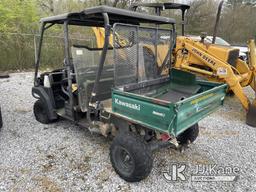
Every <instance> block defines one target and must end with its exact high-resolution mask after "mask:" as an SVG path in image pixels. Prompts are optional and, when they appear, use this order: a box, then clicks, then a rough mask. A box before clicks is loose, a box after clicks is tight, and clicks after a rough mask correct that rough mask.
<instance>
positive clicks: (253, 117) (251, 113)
mask: <svg viewBox="0 0 256 192" xmlns="http://www.w3.org/2000/svg"><path fill="white" fill-rule="evenodd" d="M246 124H247V125H250V126H252V127H256V106H255V105H252V104H250V106H249V110H248V112H247V114H246Z"/></svg>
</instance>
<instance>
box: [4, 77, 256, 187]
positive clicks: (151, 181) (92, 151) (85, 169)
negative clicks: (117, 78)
mask: <svg viewBox="0 0 256 192" xmlns="http://www.w3.org/2000/svg"><path fill="white" fill-rule="evenodd" d="M32 79H33V73H16V74H11V77H10V78H9V79H0V90H1V96H0V104H1V106H2V113H3V120H4V126H3V128H2V130H1V133H0V191H1V192H2V191H22V192H23V191H33V192H34V191H54V192H57V191H135V190H136V191H203V192H205V191H218V192H219V191H232V192H233V191H255V189H256V177H255V176H256V163H255V162H256V156H255V155H256V142H255V138H256V129H254V128H252V127H249V126H247V125H246V124H245V113H244V111H243V109H242V107H241V105H240V104H239V102H238V100H237V99H236V98H234V97H233V98H231V97H229V98H227V99H226V102H225V105H224V107H223V108H221V109H219V110H218V111H217V112H215V113H214V114H212V115H211V116H209V117H207V118H205V119H204V120H202V121H201V122H200V136H199V138H198V139H197V141H196V142H195V143H194V144H192V145H191V146H190V147H189V148H188V149H186V150H185V151H184V152H183V153H180V152H178V151H175V150H168V149H163V150H160V151H158V152H156V153H155V154H154V156H155V160H154V168H153V170H152V172H151V175H150V176H149V177H148V178H147V179H145V180H144V181H142V182H140V183H135V184H134V183H133V184H130V183H127V182H125V181H123V180H122V179H120V178H119V177H118V175H117V174H116V173H115V172H114V170H113V168H112V166H111V164H110V160H109V155H108V153H109V145H110V143H111V141H109V140H107V139H105V138H103V137H102V136H99V135H92V134H91V133H90V132H89V131H87V130H84V129H82V128H80V127H78V126H76V125H73V124H72V123H70V122H68V121H65V120H61V121H59V122H57V123H54V124H51V125H42V124H40V123H38V122H37V121H36V120H35V118H34V116H33V113H32V107H33V103H34V101H35V99H34V98H33V97H32V96H31V87H32V84H33V83H32V82H33V80H32ZM246 91H247V92H248V94H250V97H253V93H252V92H249V91H248V90H246ZM174 163H182V164H186V165H187V169H186V170H185V171H186V179H187V180H186V181H180V180H179V181H170V182H168V181H167V180H166V179H165V178H164V176H163V172H165V171H168V169H169V167H170V166H171V165H172V164H174ZM196 165H201V166H202V165H205V166H207V165H217V166H218V167H219V168H220V167H225V166H227V167H233V168H236V169H239V171H238V172H236V175H238V178H237V180H236V181H234V182H194V181H191V174H193V173H195V167H196Z"/></svg>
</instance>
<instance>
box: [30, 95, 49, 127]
mask: <svg viewBox="0 0 256 192" xmlns="http://www.w3.org/2000/svg"><path fill="white" fill-rule="evenodd" d="M34 115H35V118H36V120H37V121H38V122H40V123H43V124H49V123H51V122H52V120H50V118H49V115H48V109H47V107H46V104H45V103H44V102H43V101H42V100H40V99H39V100H37V101H36V102H35V104H34Z"/></svg>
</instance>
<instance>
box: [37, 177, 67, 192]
mask: <svg viewBox="0 0 256 192" xmlns="http://www.w3.org/2000/svg"><path fill="white" fill-rule="evenodd" d="M33 180H35V181H37V182H38V185H39V186H40V187H41V188H42V189H43V191H45V192H62V191H63V190H62V189H61V188H60V186H59V185H58V184H57V183H55V182H54V181H52V180H51V179H50V178H49V177H46V176H42V177H37V178H34V179H33Z"/></svg>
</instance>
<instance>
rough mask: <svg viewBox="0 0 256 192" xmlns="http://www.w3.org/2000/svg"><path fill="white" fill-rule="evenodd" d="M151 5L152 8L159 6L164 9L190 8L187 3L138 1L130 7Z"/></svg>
mask: <svg viewBox="0 0 256 192" xmlns="http://www.w3.org/2000/svg"><path fill="white" fill-rule="evenodd" d="M139 6H142V7H152V8H161V9H162V10H164V9H181V10H187V9H189V8H190V6H189V5H187V4H180V3H138V4H133V5H132V6H131V8H132V9H136V8H137V7H139Z"/></svg>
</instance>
